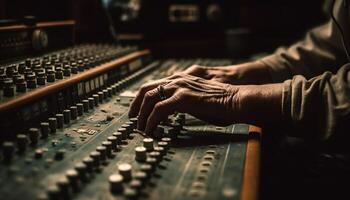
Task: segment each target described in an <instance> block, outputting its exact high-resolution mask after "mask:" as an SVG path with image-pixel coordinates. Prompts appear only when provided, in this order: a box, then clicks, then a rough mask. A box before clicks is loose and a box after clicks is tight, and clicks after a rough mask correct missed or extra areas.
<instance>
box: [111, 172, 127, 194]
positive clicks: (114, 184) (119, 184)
mask: <svg viewBox="0 0 350 200" xmlns="http://www.w3.org/2000/svg"><path fill="white" fill-rule="evenodd" d="M123 180H124V179H123V176H122V175H120V174H112V175H110V176H109V177H108V182H109V186H110V190H111V192H112V193H120V192H122V191H123Z"/></svg>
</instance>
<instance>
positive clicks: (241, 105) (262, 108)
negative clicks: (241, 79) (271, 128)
mask: <svg viewBox="0 0 350 200" xmlns="http://www.w3.org/2000/svg"><path fill="white" fill-rule="evenodd" d="M282 90H283V86H282V84H280V83H277V84H266V85H245V86H238V91H237V94H236V95H237V101H238V103H237V107H238V113H241V119H242V121H241V122H244V123H250V124H254V125H258V126H264V125H267V124H271V123H275V122H279V121H281V119H282Z"/></svg>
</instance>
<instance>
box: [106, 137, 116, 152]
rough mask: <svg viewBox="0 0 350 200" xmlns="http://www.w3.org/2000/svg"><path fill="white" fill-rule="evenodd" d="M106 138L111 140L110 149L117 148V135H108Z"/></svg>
mask: <svg viewBox="0 0 350 200" xmlns="http://www.w3.org/2000/svg"><path fill="white" fill-rule="evenodd" d="M107 140H108V141H110V142H111V147H112V149H113V150H117V137H116V136H109V137H108V138H107Z"/></svg>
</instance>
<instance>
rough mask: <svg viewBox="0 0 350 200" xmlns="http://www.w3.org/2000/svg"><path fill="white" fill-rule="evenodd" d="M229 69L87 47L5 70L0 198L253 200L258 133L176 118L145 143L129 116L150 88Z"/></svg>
mask: <svg viewBox="0 0 350 200" xmlns="http://www.w3.org/2000/svg"><path fill="white" fill-rule="evenodd" d="M230 63H231V61H230V60H223V59H168V60H152V59H151V58H150V54H149V51H147V50H138V49H137V48H134V47H120V46H115V45H99V44H89V45H80V46H76V47H72V48H69V49H65V50H61V51H57V52H52V53H49V54H45V55H43V56H40V57H33V58H27V59H24V60H19V61H18V62H14V63H8V64H6V65H3V66H2V67H0V102H1V104H0V117H1V118H0V128H1V151H2V154H1V158H0V160H1V164H0V185H1V187H0V196H1V197H0V198H1V199H179V200H180V199H181V200H183V199H230V200H233V199H254V197H255V196H254V195H256V192H257V188H258V187H257V183H258V176H257V175H258V171H257V170H256V169H258V164H259V160H258V156H256V158H255V160H252V159H251V156H252V155H248V154H252V152H253V153H256V152H255V151H252V150H251V149H250V148H257V147H258V146H256V145H255V146H252V145H253V143H250V142H251V141H254V140H255V139H254V138H251V137H250V136H251V135H252V134H253V132H254V133H256V132H258V131H259V129H258V128H256V127H253V126H249V125H246V124H234V125H231V126H228V127H216V126H212V125H209V124H206V123H204V122H202V121H199V120H197V119H195V118H194V117H192V116H189V115H187V114H184V113H177V114H175V115H173V116H170V117H169V118H168V119H164V121H163V122H162V123H161V124H160V125H159V126H158V127H157V129H156V131H155V135H156V136H157V137H155V138H147V137H145V136H144V135H143V134H141V133H139V132H138V131H137V130H136V129H135V128H136V124H137V118H131V119H129V118H128V115H127V113H128V109H129V106H130V103H131V101H132V100H133V97H134V96H135V94H136V93H137V91H138V89H139V87H140V86H141V85H142V84H144V83H145V82H148V81H152V80H156V79H159V78H162V77H165V76H169V75H171V74H173V73H175V72H177V71H181V70H183V69H185V68H186V67H189V66H191V65H192V64H202V65H206V66H210V65H213V66H214V65H221V66H222V65H228V64H230ZM253 150H254V149H253ZM256 155H258V154H256ZM254 163H255V164H254ZM253 164H254V166H253V167H252V165H253ZM254 169H255V170H254Z"/></svg>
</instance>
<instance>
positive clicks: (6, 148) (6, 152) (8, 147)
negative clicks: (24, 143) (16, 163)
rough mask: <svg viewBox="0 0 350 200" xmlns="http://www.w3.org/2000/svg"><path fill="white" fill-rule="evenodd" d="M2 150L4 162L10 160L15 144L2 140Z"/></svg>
mask: <svg viewBox="0 0 350 200" xmlns="http://www.w3.org/2000/svg"><path fill="white" fill-rule="evenodd" d="M2 151H3V152H2V154H3V158H4V162H10V161H11V160H12V158H13V154H14V151H15V145H14V144H13V143H12V142H4V143H3V144H2Z"/></svg>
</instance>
